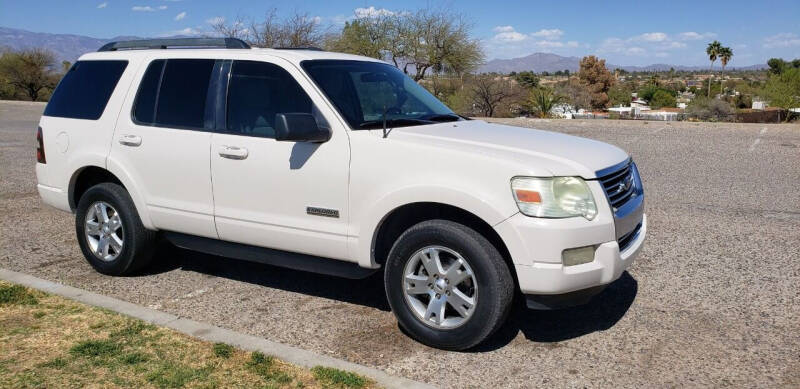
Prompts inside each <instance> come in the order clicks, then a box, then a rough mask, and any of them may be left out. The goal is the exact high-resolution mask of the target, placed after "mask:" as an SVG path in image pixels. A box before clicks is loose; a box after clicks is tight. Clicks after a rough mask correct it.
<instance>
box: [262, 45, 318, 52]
mask: <svg viewBox="0 0 800 389" xmlns="http://www.w3.org/2000/svg"><path fill="white" fill-rule="evenodd" d="M273 49H275V50H311V51H325V50H322V49H320V48H319V47H314V46H297V47H273Z"/></svg>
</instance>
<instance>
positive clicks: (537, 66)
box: [0, 27, 767, 73]
mask: <svg viewBox="0 0 800 389" xmlns="http://www.w3.org/2000/svg"><path fill="white" fill-rule="evenodd" d="M131 39H142V38H140V37H135V36H117V37H113V38H108V39H103V38H92V37H88V36H83V35H73V34H50V33H43V32H31V31H26V30H20V29H15V28H7V27H0V48H2V47H8V48H11V49H14V50H19V49H25V48H31V47H42V48H46V49H48V50H51V51H53V52H54V53H55V54H56V59H57V60H58V61H59V62H61V61H70V62H74V61H75V60H76V59H78V57H80V56H81V55H82V54H84V53H88V52H91V51H96V50H97V49H99V48H100V46H102V45H104V44H106V43H108V42H112V41H119V40H131ZM580 60H581V59H580V57H564V56H560V55H557V54H552V53H533V54H530V55H527V56H525V57H519V58H511V59H493V60H490V61H488V62H486V63H485V64H484V65H483V66H481V67H480V68H479V69H478V71H479V72H481V73H488V72H498V73H510V72H521V71H534V72H537V73H541V72H551V73H552V72H556V71H559V70H565V69H568V70H569V71H570V72H575V71H577V70H578V68H579V66H580V65H579V64H580ZM606 67H607V68H609V69H617V68H619V69H625V70H627V71H631V72H632V71H665V70H669V69H670V68H674V69H675V70H706V69H708V68H707V67H704V66H683V65H670V64H653V65H648V66H624V65H622V66H620V65H612V64H606ZM766 67H767V65H765V64H760V65H751V66H747V67H736V69H739V70H755V69H763V68H766ZM732 68H733V67H730V68H729V69H732Z"/></svg>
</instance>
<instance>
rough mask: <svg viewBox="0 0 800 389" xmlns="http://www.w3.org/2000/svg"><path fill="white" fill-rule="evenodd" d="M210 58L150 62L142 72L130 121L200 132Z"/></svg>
mask: <svg viewBox="0 0 800 389" xmlns="http://www.w3.org/2000/svg"><path fill="white" fill-rule="evenodd" d="M215 62H216V61H215V60H213V59H168V60H156V61H153V62H151V63H150V65H149V66H148V68H147V71H146V72H145V75H144V77H143V78H142V82H141V84H140V85H139V91H138V93H137V95H136V102H135V105H134V108H133V119H134V120H135V121H136V122H138V123H139V124H144V125H153V126H159V127H175V128H189V129H202V128H204V123H205V115H206V102H207V101H208V100H209V99H208V93H209V91H208V89H209V88H208V86H209V83H210V80H211V74H212V72H213V70H214V64H215Z"/></svg>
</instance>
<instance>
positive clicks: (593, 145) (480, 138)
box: [389, 120, 628, 179]
mask: <svg viewBox="0 0 800 389" xmlns="http://www.w3.org/2000/svg"><path fill="white" fill-rule="evenodd" d="M389 138H395V139H397V140H402V141H406V142H422V143H423V144H425V145H428V146H431V145H435V146H438V147H447V148H450V149H453V148H455V149H460V150H462V151H464V152H468V153H482V154H484V155H488V156H490V157H491V159H501V160H504V162H517V163H519V164H521V165H522V169H521V170H524V171H520V172H519V173H518V175H526V174H528V175H533V176H551V175H552V176H580V177H583V178H586V179H591V178H596V174H595V172H597V171H598V170H602V169H604V168H607V167H610V166H613V165H616V164H618V163H620V162H623V161H624V160H625V159H627V158H628V154H627V153H626V152H625V151H623V150H622V149H620V148H619V147H616V146H613V145H610V144H608V143H604V142H600V141H596V140H592V139H587V138H581V137H577V136H572V135H566V134H561V133H557V132H550V131H542V130H536V129H531V128H525V127H515V126H508V125H502V124H495V123H487V122H485V121H482V120H466V121H459V122H450V123H440V124H434V125H425V126H413V127H402V128H396V129H394V130H392V132H391V133H390V135H389Z"/></svg>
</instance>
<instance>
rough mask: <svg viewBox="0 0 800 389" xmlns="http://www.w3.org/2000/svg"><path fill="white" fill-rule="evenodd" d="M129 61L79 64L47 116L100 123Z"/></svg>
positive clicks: (54, 98)
mask: <svg viewBox="0 0 800 389" xmlns="http://www.w3.org/2000/svg"><path fill="white" fill-rule="evenodd" d="M127 66H128V61H78V62H76V63H75V65H72V67H71V68H70V69H69V71H68V72H67V74H65V75H64V78H63V79H61V82H60V83H59V84H58V87H57V88H56V90H55V91H54V92H53V96H51V97H50V102H49V103H47V107H46V108H45V110H44V115H45V116H57V117H63V118H72V119H90V120H97V119H99V118H100V116H101V115H102V114H103V111H105V109H106V104H108V99H109V98H110V97H111V93H113V92H114V88H115V87H116V86H117V82H119V78H120V77H122V72H124V71H125V67H127Z"/></svg>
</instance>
